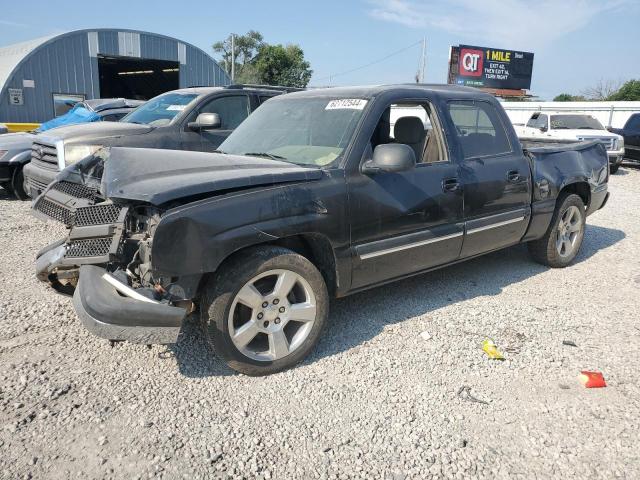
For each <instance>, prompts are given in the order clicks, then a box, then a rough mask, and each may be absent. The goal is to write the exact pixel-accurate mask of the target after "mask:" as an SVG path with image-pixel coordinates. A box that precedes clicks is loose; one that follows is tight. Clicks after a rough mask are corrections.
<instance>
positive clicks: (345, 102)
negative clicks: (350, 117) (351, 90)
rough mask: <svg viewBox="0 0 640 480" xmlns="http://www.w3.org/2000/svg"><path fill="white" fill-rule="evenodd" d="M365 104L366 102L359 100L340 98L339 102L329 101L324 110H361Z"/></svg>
mask: <svg viewBox="0 0 640 480" xmlns="http://www.w3.org/2000/svg"><path fill="white" fill-rule="evenodd" d="M366 104H367V100H363V99H361V98H341V99H340V100H331V101H330V102H329V103H328V104H327V106H326V107H325V108H324V109H325V110H343V109H346V110H362V109H363V108H364V107H365V105H366Z"/></svg>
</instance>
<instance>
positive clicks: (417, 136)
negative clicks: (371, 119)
mask: <svg viewBox="0 0 640 480" xmlns="http://www.w3.org/2000/svg"><path fill="white" fill-rule="evenodd" d="M429 112H431V107H430V105H428V104H395V105H391V107H389V108H388V109H387V110H386V111H385V112H384V114H383V115H382V117H381V118H380V120H379V122H378V125H377V127H376V129H375V131H374V134H373V136H372V138H371V148H372V150H373V149H375V147H377V146H378V145H383V144H386V143H401V144H404V145H407V146H409V147H410V148H411V149H412V150H413V151H414V153H415V156H416V163H436V162H440V161H443V160H446V158H445V155H444V148H443V146H442V143H441V142H442V139H441V136H440V135H439V131H437V130H436V129H434V128H433V125H435V124H436V123H435V122H433V121H432V119H431V115H430V113H429Z"/></svg>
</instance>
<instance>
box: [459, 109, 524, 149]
mask: <svg viewBox="0 0 640 480" xmlns="http://www.w3.org/2000/svg"><path fill="white" fill-rule="evenodd" d="M448 109H449V116H450V117H451V121H452V123H453V125H454V126H455V131H456V135H457V137H458V140H459V142H460V145H461V146H462V150H463V153H464V158H477V157H486V156H493V155H501V154H504V153H509V152H511V151H512V150H511V144H510V143H509V138H508V137H507V132H506V130H505V128H504V125H503V123H502V121H501V120H500V117H499V115H498V112H497V111H496V109H495V107H494V106H493V105H491V104H490V103H488V102H483V101H472V100H455V101H451V102H449V104H448Z"/></svg>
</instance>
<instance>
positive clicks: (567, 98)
mask: <svg viewBox="0 0 640 480" xmlns="http://www.w3.org/2000/svg"><path fill="white" fill-rule="evenodd" d="M553 101H554V102H573V95H571V94H570V93H561V94H560V95H557V96H556V97H555V98H554V99H553Z"/></svg>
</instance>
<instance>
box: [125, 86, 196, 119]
mask: <svg viewBox="0 0 640 480" xmlns="http://www.w3.org/2000/svg"><path fill="white" fill-rule="evenodd" d="M197 96H198V95H196V94H195V93H176V92H172V93H165V94H164V95H159V96H157V97H155V98H152V99H151V100H149V101H148V102H147V103H145V104H143V105H141V106H140V107H138V108H136V109H135V110H134V111H133V112H131V113H130V114H128V115H127V116H126V117H124V118H123V119H122V120H120V121H121V122H128V123H141V124H143V125H151V126H153V127H161V126H163V125H168V124H170V123H171V120H173V119H174V117H175V116H176V115H178V114H179V113H180V112H181V111H182V110H184V109H185V107H186V106H187V105H188V104H189V103H191V102H192V101H193V99H195V98H196V97H197Z"/></svg>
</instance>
